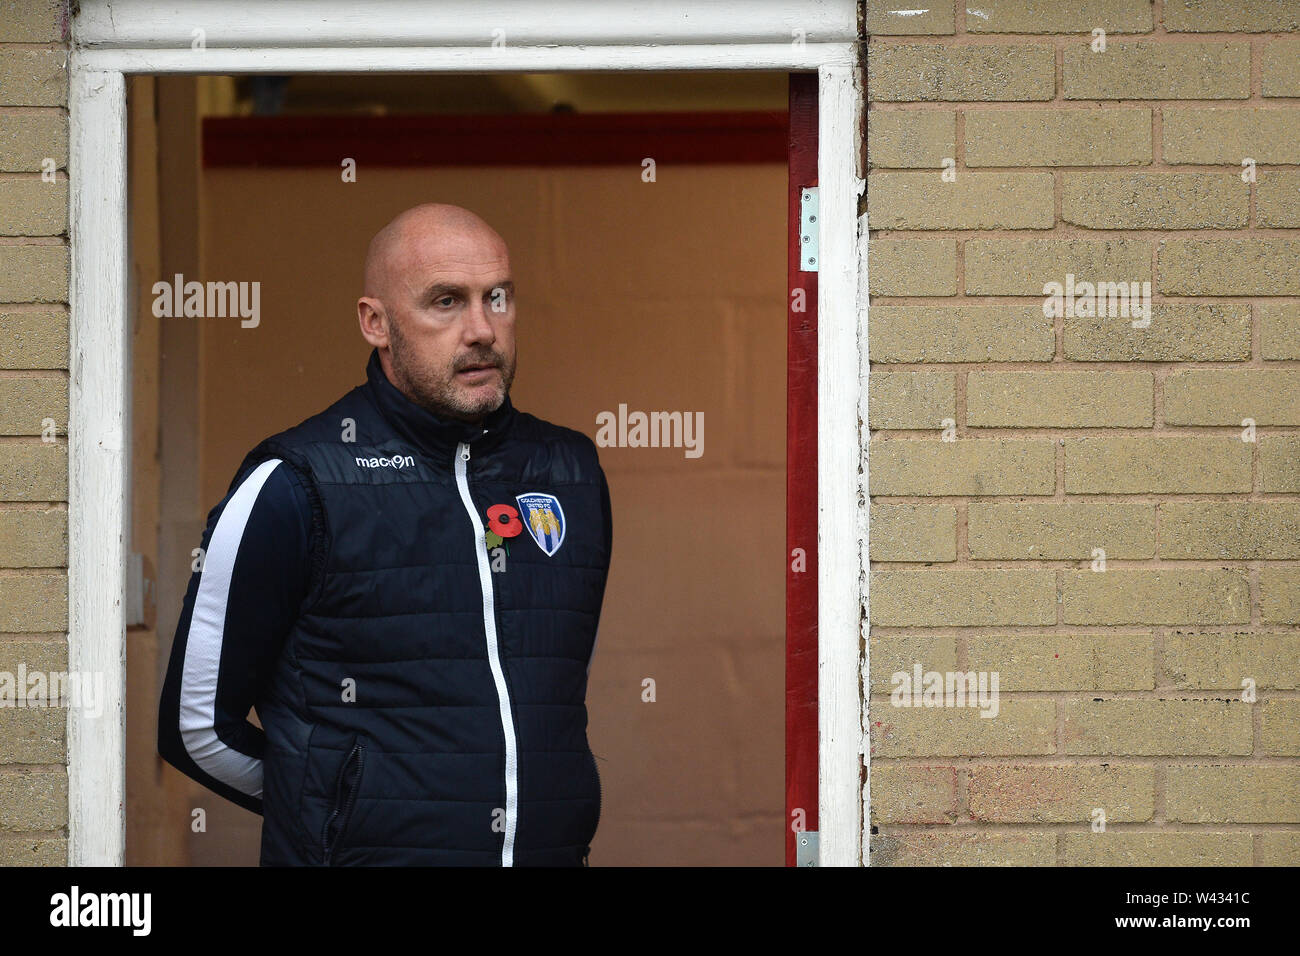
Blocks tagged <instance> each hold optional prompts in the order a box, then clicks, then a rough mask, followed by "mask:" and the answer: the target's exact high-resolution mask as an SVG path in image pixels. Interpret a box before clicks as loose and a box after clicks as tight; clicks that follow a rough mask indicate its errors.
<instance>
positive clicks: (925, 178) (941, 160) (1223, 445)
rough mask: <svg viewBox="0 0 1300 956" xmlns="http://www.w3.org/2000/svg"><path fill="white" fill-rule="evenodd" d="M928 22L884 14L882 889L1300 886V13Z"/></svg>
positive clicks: (1109, 7) (877, 484)
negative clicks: (1155, 877)
mask: <svg viewBox="0 0 1300 956" xmlns="http://www.w3.org/2000/svg"><path fill="white" fill-rule="evenodd" d="M976 7H978V10H976V9H975V8H976ZM916 10H917V5H916V4H913V3H902V2H889V0H867V30H868V33H869V35H870V36H869V42H868V54H867V70H868V97H869V100H870V103H869V112H868V123H867V161H868V169H869V173H868V190H867V205H868V216H869V222H870V225H871V230H872V231H871V242H870V244H869V268H870V277H869V292H870V295H871V299H870V311H869V320H868V325H869V330H868V331H869V339H870V352H871V354H870V361H871V376H872V377H871V387H870V390H869V391H870V395H869V402H870V405H869V408H870V411H869V422H868V423H869V425H870V428H871V446H870V456H869V463H870V479H869V480H870V490H871V495H872V497H871V562H872V564H871V566H872V574H871V601H870V610H871V625H872V627H871V636H870V642H869V647H870V655H871V680H870V691H871V698H870V714H869V724H870V727H869V731H870V749H871V774H870V777H871V779H870V784H869V786H870V796H871V821H870V822H871V825H872V836H871V841H872V851H873V855H872V861H873V863H875V864H877V865H880V864H884V865H916V864H932V865H933V864H953V865H988V864H1020V865H1044V866H1050V865H1164V866H1186V865H1218V866H1249V865H1252V864H1253V865H1265V866H1278V865H1295V864H1297V863H1300V4H1297V3H1278V2H1276V0H1154V2H1151V0H1075V2H1073V3H1060V4H1055V3H1046V4H1045V3H1037V4H1030V3H1024V2H1019V0H984V2H982V3H980V4H977V5H975V4H971V5H968V4H963V3H954V2H952V0H947V2H944V0H938V2H935V3H931V4H929V5H928V7H927V8H926V12H925V13H924V15H923V16H922V15H918V14H917V13H916V12H915V11H916ZM1096 29H1100V30H1103V31H1105V34H1106V36H1105V49H1104V50H1102V49H1100V43H1099V42H1097V41H1096V40H1095V39H1094V34H1093V31H1094V30H1096ZM1095 47H1096V48H1095ZM1247 161H1253V167H1252V166H1251V164H1250V163H1249V162H1247ZM1243 163H1245V164H1246V167H1243ZM1247 168H1249V171H1253V173H1254V176H1253V179H1254V181H1253V182H1248V181H1246V180H1247V179H1250V178H1251V177H1250V176H1243V171H1244V170H1246V169H1247ZM945 173H946V175H945ZM1067 273H1072V274H1073V275H1074V277H1075V280H1076V281H1077V282H1083V281H1085V280H1086V281H1090V282H1094V283H1095V282H1114V283H1119V282H1124V283H1133V282H1136V283H1143V282H1149V283H1150V291H1151V306H1152V308H1151V313H1150V324H1149V325H1148V326H1146V327H1134V325H1133V319H1134V318H1135V317H1133V316H1127V315H1118V314H1115V312H1114V311H1113V310H1107V309H1103V311H1101V312H1100V313H1098V314H1090V313H1089V312H1088V311H1087V310H1086V309H1085V310H1081V311H1080V314H1075V315H1061V316H1045V315H1044V313H1043V308H1042V306H1043V303H1044V299H1045V295H1044V293H1045V291H1046V290H1045V289H1044V284H1045V283H1048V282H1059V283H1061V284H1062V285H1064V284H1065V283H1066V281H1067V280H1066V276H1067ZM1138 288H1139V289H1140V288H1141V287H1140V286H1139V287H1138ZM1101 304H1102V305H1103V306H1105V305H1106V303H1105V301H1104V298H1103V301H1102V303H1101ZM1139 324H1140V323H1139ZM1102 552H1104V560H1102V557H1103V556H1102ZM918 663H919V664H920V665H921V667H922V670H923V672H925V671H937V672H940V673H945V674H946V673H947V672H950V671H960V672H975V673H977V674H978V673H985V674H989V675H991V674H993V673H996V674H997V675H998V679H999V685H998V707H997V711H996V716H991V717H983V716H981V714H980V710H979V709H978V708H977V707H970V706H966V707H957V706H947V707H941V706H931V707H925V706H920V707H916V706H913V707H903V706H898V705H897V703H899V702H896V701H894V700H891V691H892V690H893V689H894V684H893V681H892V677H893V675H894V674H895V673H897V672H906V673H908V674H909V676H910V675H911V674H912V673H913V670H914V668H915V666H916V665H917V664H918ZM1245 680H1249V681H1250V682H1253V685H1254V694H1253V695H1252V694H1244V693H1243V681H1245ZM1243 697H1245V698H1246V699H1243ZM949 703H957V701H949ZM967 703H969V701H968V702H967ZM1102 816H1104V822H1105V828H1104V831H1103V830H1100V829H1099V828H1097V827H1096V826H1095V825H1094V822H1095V821H1097V820H1098V819H1100V818H1101V817H1102Z"/></svg>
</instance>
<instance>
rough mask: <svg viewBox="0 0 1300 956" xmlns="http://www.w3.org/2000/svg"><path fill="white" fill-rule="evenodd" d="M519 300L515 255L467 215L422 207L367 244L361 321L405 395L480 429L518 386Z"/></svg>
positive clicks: (455, 208) (454, 209)
mask: <svg viewBox="0 0 1300 956" xmlns="http://www.w3.org/2000/svg"><path fill="white" fill-rule="evenodd" d="M514 298H515V292H514V283H513V281H512V279H511V275H510V255H509V252H508V251H507V250H506V244H505V242H504V240H502V238H501V237H500V236H499V235H497V233H496V232H495V231H494V230H493V229H492V227H491V226H489V225H488V224H487V223H486V222H484V221H483V220H482V219H480V218H479V217H478V216H476V215H474V214H473V213H472V212H470V211H469V210H468V209H462V208H461V207H459V206H449V205H446V204H443V203H426V204H424V205H421V206H415V207H412V208H411V209H408V210H406V211H405V212H403V213H401V214H399V215H398V216H397V217H396V218H395V219H393V221H392V222H390V223H389V224H388V225H387V226H385V227H384V228H383V229H381V230H379V232H378V233H376V234H375V237H374V238H373V239H371V240H370V248H369V250H368V251H367V253H366V275H365V289H364V294H363V295H362V296H361V298H360V299H358V300H357V321H358V322H359V323H360V325H361V334H362V336H363V337H364V338H365V340H366V341H367V342H369V343H370V344H371V345H373V346H374V347H375V348H377V349H378V350H379V361H380V364H381V365H382V366H383V369H384V374H386V375H387V376H388V380H389V381H390V382H392V383H393V384H394V385H395V386H396V387H397V388H398V389H399V390H400V391H401V392H402V394H404V395H405V396H406V397H407V398H409V399H411V401H413V402H415V403H416V404H418V405H421V406H423V407H424V408H427V409H428V410H429V411H431V412H433V413H434V414H436V415H441V416H444V417H447V418H456V419H460V420H462V421H472V422H476V421H481V420H482V419H483V418H484V416H486V415H488V414H489V413H490V412H493V411H495V410H496V409H497V408H499V407H500V406H501V403H502V402H503V401H505V397H506V394H507V393H508V392H509V391H510V384H511V382H512V381H514V377H515V302H514Z"/></svg>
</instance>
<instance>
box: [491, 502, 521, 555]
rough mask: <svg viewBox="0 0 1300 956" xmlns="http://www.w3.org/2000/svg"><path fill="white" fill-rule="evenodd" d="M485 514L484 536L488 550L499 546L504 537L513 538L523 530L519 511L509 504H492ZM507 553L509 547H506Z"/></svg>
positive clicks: (507, 552) (502, 542)
mask: <svg viewBox="0 0 1300 956" xmlns="http://www.w3.org/2000/svg"><path fill="white" fill-rule="evenodd" d="M487 516H488V520H487V532H486V534H485V535H484V537H485V538H486V540H487V547H488V550H489V551H491V550H492V549H493V548H499V547H501V545H502V544H504V543H505V539H506V538H513V537H515V536H516V535H518V534H519V532H521V531H523V530H524V523H523V522H522V521H520V520H519V512H518V511H517V510H516V509H515V508H513V507H511V506H510V505H493V506H492V507H491V508H488V510H487ZM509 553H510V549H509V548H506V554H509Z"/></svg>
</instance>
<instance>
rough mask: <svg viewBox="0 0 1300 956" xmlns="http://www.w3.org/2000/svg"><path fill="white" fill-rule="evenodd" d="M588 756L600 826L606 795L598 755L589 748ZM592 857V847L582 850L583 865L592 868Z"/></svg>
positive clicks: (597, 821) (597, 820)
mask: <svg viewBox="0 0 1300 956" xmlns="http://www.w3.org/2000/svg"><path fill="white" fill-rule="evenodd" d="M587 756H589V757H590V758H591V769H592V770H593V771H594V772H595V774H596V826H597V827H599V826H600V805H601V804H602V803H603V802H604V798H605V794H604V791H603V789H602V787H601V785H600V767H598V766H597V765H596V755H595V754H594V753H592V751H591V748H590V747H588V748H587ZM589 856H591V846H590V844H588V845H587V846H586V847H584V848H583V850H582V865H583V866H591V863H590V862H588V859H587V858H588V857H589Z"/></svg>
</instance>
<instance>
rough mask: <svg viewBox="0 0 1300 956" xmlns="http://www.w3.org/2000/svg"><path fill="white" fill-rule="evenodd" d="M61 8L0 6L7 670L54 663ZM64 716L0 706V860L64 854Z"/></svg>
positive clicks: (1, 613) (0, 371) (1, 523)
mask: <svg viewBox="0 0 1300 956" xmlns="http://www.w3.org/2000/svg"><path fill="white" fill-rule="evenodd" d="M63 20H64V11H63V4H61V3H57V2H53V0H11V2H6V3H4V4H3V5H0V673H4V674H8V675H16V674H17V673H19V670H20V668H22V669H24V670H25V672H27V673H31V672H35V671H41V672H47V673H48V672H50V671H62V670H66V668H67V653H68V648H67V626H68V580H67V565H68V508H67V498H68V454H67V451H68V449H67V426H68V373H67V368H68V311H67V302H68V236H67V232H68V177H67V173H66V168H67V159H68V113H67V100H68V76H67V70H66V64H65V51H66V49H67V45H66V42H65V36H64V25H63ZM43 174H44V175H43ZM51 176H52V181H51ZM47 419H48V420H52V421H53V423H54V424H53V428H52V429H50V428H47V426H46V424H45V423H46V420H47ZM43 438H44V439H50V440H43ZM10 679H11V680H12V679H13V678H12V677H11V678H10ZM9 697H10V703H11V704H12V697H13V689H12V687H11V688H10V690H9ZM66 719H67V718H66V711H65V710H64V709H62V708H50V707H37V708H26V707H22V708H18V707H13V706H5V707H0V866H6V865H23V864H27V865H31V864H35V865H55V866H61V865H63V864H64V863H65V862H66V859H67V822H68V777H67V771H66V767H65V764H66V760H67V744H66V727H65V724H66Z"/></svg>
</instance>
